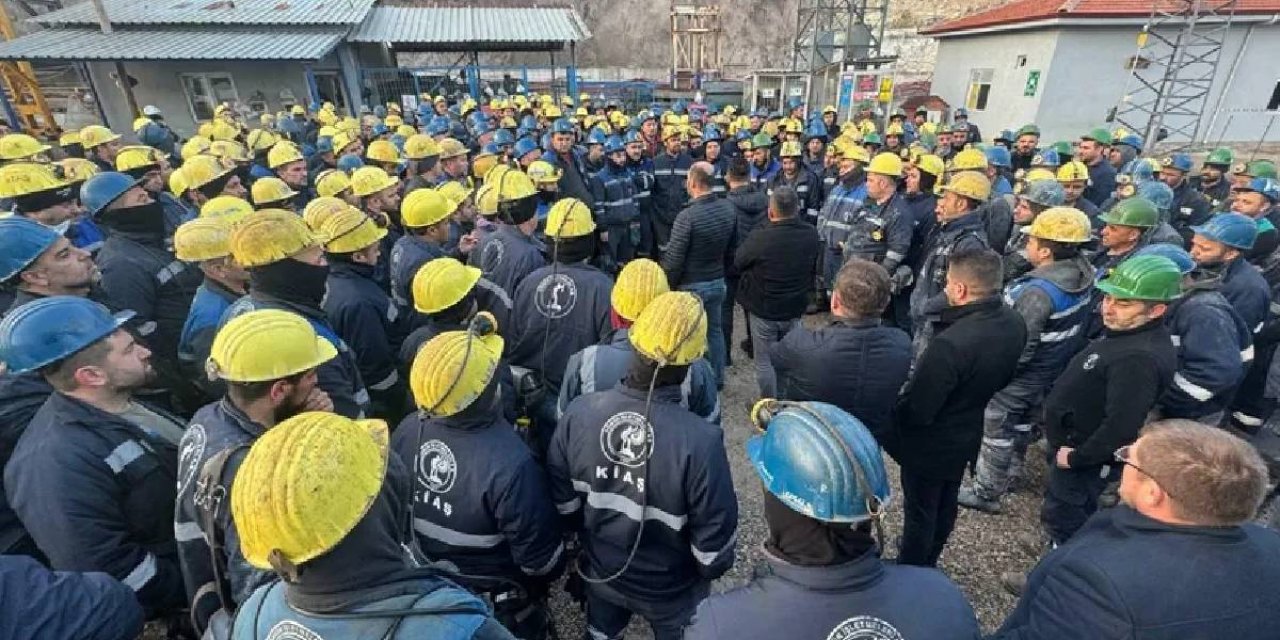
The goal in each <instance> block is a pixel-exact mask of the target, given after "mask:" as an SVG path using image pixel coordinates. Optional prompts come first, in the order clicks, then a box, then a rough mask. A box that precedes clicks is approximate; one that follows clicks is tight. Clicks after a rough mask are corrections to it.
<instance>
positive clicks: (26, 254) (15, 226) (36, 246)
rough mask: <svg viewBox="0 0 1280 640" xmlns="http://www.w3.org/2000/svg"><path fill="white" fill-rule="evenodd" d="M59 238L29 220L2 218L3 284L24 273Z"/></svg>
mask: <svg viewBox="0 0 1280 640" xmlns="http://www.w3.org/2000/svg"><path fill="white" fill-rule="evenodd" d="M59 237H60V236H59V235H58V232H57V231H54V230H53V229H50V228H49V227H46V226H44V225H42V224H40V223H39V222H36V221H35V220H32V219H30V218H24V217H22V216H9V217H7V218H0V282H7V281H8V280H9V279H11V278H13V277H14V276H17V275H18V274H19V273H22V271H23V270H24V269H26V268H27V267H29V266H31V263H33V262H35V261H36V259H38V258H39V257H40V254H42V253H44V252H45V250H46V249H48V248H49V247H52V246H53V243H55V242H57V241H58V238H59Z"/></svg>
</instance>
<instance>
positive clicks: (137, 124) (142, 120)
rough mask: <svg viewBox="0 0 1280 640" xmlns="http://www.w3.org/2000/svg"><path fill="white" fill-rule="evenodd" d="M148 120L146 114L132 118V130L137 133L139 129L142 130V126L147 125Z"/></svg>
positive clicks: (149, 120)
mask: <svg viewBox="0 0 1280 640" xmlns="http://www.w3.org/2000/svg"><path fill="white" fill-rule="evenodd" d="M149 122H151V118H148V117H146V116H139V117H137V118H134V119H133V127H132V128H133V132H134V133H138V132H139V131H141V130H142V128H143V127H145V126H147V123H149Z"/></svg>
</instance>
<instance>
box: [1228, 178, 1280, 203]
mask: <svg viewBox="0 0 1280 640" xmlns="http://www.w3.org/2000/svg"><path fill="white" fill-rule="evenodd" d="M1235 190H1236V191H1256V192H1258V193H1261V194H1262V195H1263V197H1265V198H1266V199H1268V200H1270V201H1272V202H1280V183H1277V182H1276V181H1275V180H1273V179H1271V178H1253V179H1252V180H1250V181H1249V183H1248V184H1246V185H1245V186H1243V187H1235Z"/></svg>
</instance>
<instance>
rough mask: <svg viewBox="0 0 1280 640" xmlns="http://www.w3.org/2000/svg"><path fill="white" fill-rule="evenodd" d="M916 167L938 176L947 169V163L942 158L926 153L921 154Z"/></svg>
mask: <svg viewBox="0 0 1280 640" xmlns="http://www.w3.org/2000/svg"><path fill="white" fill-rule="evenodd" d="M916 168H918V169H920V170H921V171H923V172H925V173H927V174H929V175H931V176H935V177H936V176H940V175H942V173H943V172H944V171H946V168H947V165H946V163H945V162H943V161H942V158H939V157H938V156H935V155H933V154H929V153H926V154H924V155H922V156H920V159H919V160H917V161H916Z"/></svg>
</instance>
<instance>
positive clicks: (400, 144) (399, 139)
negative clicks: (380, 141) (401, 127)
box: [390, 133, 405, 153]
mask: <svg viewBox="0 0 1280 640" xmlns="http://www.w3.org/2000/svg"><path fill="white" fill-rule="evenodd" d="M390 140H391V144H394V145H395V146H396V148H397V149H399V150H400V153H404V141H405V137H404V136H402V135H400V134H398V133H396V134H392V136H391V138H390Z"/></svg>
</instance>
